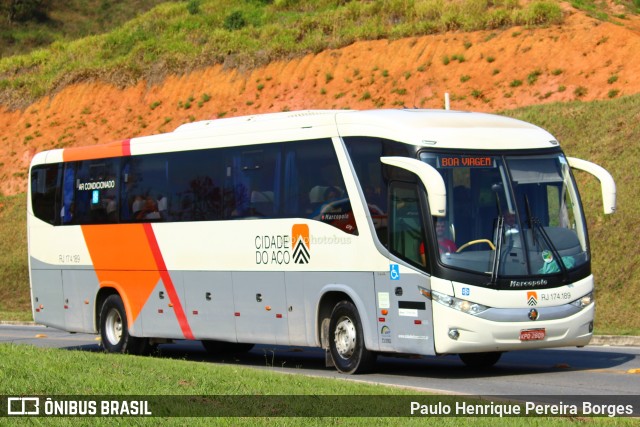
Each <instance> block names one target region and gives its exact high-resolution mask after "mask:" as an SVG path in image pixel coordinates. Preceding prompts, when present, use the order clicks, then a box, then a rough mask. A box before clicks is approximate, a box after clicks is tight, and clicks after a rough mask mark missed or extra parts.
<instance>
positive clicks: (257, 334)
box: [232, 271, 289, 345]
mask: <svg viewBox="0 0 640 427" xmlns="http://www.w3.org/2000/svg"><path fill="white" fill-rule="evenodd" d="M232 276H233V300H234V306H235V312H234V317H235V319H236V334H237V336H238V342H241V343H252V344H258V343H261V344H277V345H288V344H289V327H288V324H287V298H286V294H285V282H284V272H259V271H246V272H233V273H232Z"/></svg>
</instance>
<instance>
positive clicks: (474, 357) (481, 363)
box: [458, 351, 502, 369]
mask: <svg viewBox="0 0 640 427" xmlns="http://www.w3.org/2000/svg"><path fill="white" fill-rule="evenodd" d="M458 356H459V357H460V360H462V362H463V363H464V364H465V365H467V366H468V367H469V368H475V369H480V368H490V367H492V366H493V365H495V364H496V363H498V360H500V357H501V356H502V352H500V351H490V352H486V353H460V354H459V355H458Z"/></svg>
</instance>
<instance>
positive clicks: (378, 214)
mask: <svg viewBox="0 0 640 427" xmlns="http://www.w3.org/2000/svg"><path fill="white" fill-rule="evenodd" d="M344 142H345V145H346V146H347V150H348V151H349V156H350V157H351V163H352V164H353V166H354V168H355V170H356V174H357V176H358V180H359V181H360V186H361V187H362V191H363V192H364V196H365V199H366V201H367V206H368V208H369V213H370V214H371V218H372V220H373V224H374V226H375V229H376V233H377V235H378V239H379V240H380V242H382V244H384V245H386V243H387V226H388V224H387V222H388V198H389V194H388V188H387V186H388V180H389V177H388V176H387V173H386V172H387V167H386V166H384V165H383V164H382V162H381V161H380V157H383V156H403V157H407V156H409V151H408V149H407V146H406V145H405V144H402V143H399V142H395V141H389V140H386V139H380V138H370V137H347V138H344Z"/></svg>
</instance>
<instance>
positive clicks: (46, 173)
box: [31, 164, 62, 224]
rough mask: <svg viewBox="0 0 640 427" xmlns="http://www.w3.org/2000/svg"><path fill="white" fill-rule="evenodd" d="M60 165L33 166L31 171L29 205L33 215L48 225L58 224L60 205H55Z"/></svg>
mask: <svg viewBox="0 0 640 427" xmlns="http://www.w3.org/2000/svg"><path fill="white" fill-rule="evenodd" d="M61 169H62V168H61V165H60V164H52V165H41V166H35V167H34V168H33V169H32V170H31V205H32V206H33V213H34V215H35V216H36V217H37V218H39V219H41V220H43V221H45V222H48V223H49V224H57V223H59V218H60V212H59V209H60V204H59V203H56V201H57V200H56V199H57V197H56V196H57V190H56V188H57V187H59V186H60V179H61V173H60V171H61Z"/></svg>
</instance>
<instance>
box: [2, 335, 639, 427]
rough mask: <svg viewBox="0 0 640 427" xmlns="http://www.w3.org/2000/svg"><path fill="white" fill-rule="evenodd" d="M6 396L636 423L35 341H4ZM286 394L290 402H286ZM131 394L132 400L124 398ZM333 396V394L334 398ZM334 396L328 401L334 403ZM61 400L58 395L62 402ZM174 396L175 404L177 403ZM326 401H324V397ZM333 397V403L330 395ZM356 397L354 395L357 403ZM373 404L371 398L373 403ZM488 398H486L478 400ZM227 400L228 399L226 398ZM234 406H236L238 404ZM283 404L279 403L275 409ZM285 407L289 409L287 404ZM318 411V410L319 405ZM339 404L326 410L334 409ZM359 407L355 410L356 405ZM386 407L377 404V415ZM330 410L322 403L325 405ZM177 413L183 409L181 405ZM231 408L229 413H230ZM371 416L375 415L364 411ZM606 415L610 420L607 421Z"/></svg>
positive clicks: (342, 420)
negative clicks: (459, 405)
mask: <svg viewBox="0 0 640 427" xmlns="http://www.w3.org/2000/svg"><path fill="white" fill-rule="evenodd" d="M0 367H2V369H0V393H2V394H3V395H6V396H43V397H45V398H46V397H47V396H48V397H54V396H55V397H60V396H67V397H69V400H73V396H78V397H81V398H90V397H91V396H102V397H108V396H120V397H122V396H136V397H138V398H139V399H144V398H145V397H147V398H151V397H152V396H156V395H163V396H164V395H168V396H169V398H168V401H169V402H170V403H168V404H167V406H166V407H164V408H162V409H163V410H164V409H168V410H170V411H171V410H172V408H176V406H175V405H184V406H182V407H180V408H179V410H180V413H194V414H195V413H205V414H209V415H215V413H216V410H218V411H219V412H220V411H223V410H229V409H231V410H232V411H234V412H233V413H240V414H245V413H248V411H250V410H252V409H254V408H237V403H234V402H242V400H241V399H240V398H239V399H238V400H237V401H234V399H233V396H250V397H260V396H269V397H272V398H273V399H268V398H267V399H262V400H261V399H259V398H258V399H255V400H252V401H257V402H260V403H262V405H263V406H261V407H260V408H259V411H256V412H257V413H265V414H272V415H273V414H276V415H277V414H283V413H285V412H284V411H285V410H298V409H299V408H300V406H296V405H301V403H300V402H303V403H302V404H305V403H304V402H306V404H308V402H309V401H310V400H313V399H308V398H307V399H304V398H303V396H315V397H320V396H336V406H340V405H342V406H341V407H342V408H344V404H342V403H340V396H345V397H347V396H351V397H353V396H361V398H357V401H358V402H361V403H360V405H361V407H359V408H357V409H358V412H354V413H362V412H361V411H367V408H368V409H369V410H370V411H373V410H374V408H372V404H374V402H375V404H380V405H382V406H383V407H384V408H389V413H392V414H394V415H397V414H400V413H406V415H407V416H404V417H396V418H393V417H373V418H372V417H351V416H342V417H337V416H327V417H324V416H322V417H309V418H307V417H278V416H270V417H246V416H245V417H218V418H196V417H188V418H187V417H183V418H178V417H164V418H157V417H148V418H131V417H129V418H119V417H113V418H105V417H92V418H90V420H91V424H92V425H108V426H111V425H122V424H123V423H126V424H127V425H145V426H146V425H157V423H158V421H160V420H161V421H162V423H163V425H164V424H169V425H185V423H187V422H188V423H189V424H190V425H211V424H214V425H243V426H244V425H247V426H253V425H274V424H277V425H310V424H311V425H344V426H369V425H381V426H382V425H384V426H405V425H409V426H412V425H415V426H423V425H433V426H445V427H446V426H452V427H453V426H459V425H474V426H487V427H489V426H494V425H506V426H538V425H545V426H549V427H553V426H568V425H585V424H586V425H589V424H593V425H601V424H602V423H605V424H606V423H610V424H611V425H624V426H626V425H629V426H631V425H633V423H634V421H635V420H631V419H620V418H617V419H611V418H580V417H571V418H570V417H565V418H560V417H522V418H502V419H500V418H497V417H437V416H424V417H409V415H410V407H409V406H406V407H405V406H399V403H398V402H402V400H401V398H395V399H394V396H415V397H417V398H418V399H420V398H424V399H427V398H428V396H429V395H428V394H426V393H420V392H418V391H416V390H410V389H403V388H395V387H388V386H383V385H380V384H366V383H362V382H358V381H347V380H346V379H331V378H318V377H310V376H304V375H295V374H286V373H282V372H276V371H275V370H270V369H268V370H260V369H255V368H245V367H238V366H229V365H224V364H221V363H206V362H205V363H202V362H194V361H186V360H172V359H163V358H157V357H136V356H130V355H121V354H105V353H96V352H89V351H75V350H59V349H44V348H36V347H33V346H28V345H14V344H2V345H0ZM177 395H185V396H193V397H194V398H193V399H179V398H174V399H171V397H170V396H177ZM207 396H210V397H215V396H230V398H228V399H226V398H225V399H224V400H222V402H227V403H226V405H229V406H231V407H230V408H229V406H218V405H216V404H212V403H211V401H214V402H217V401H216V400H215V399H207ZM279 397H282V398H283V400H281V399H279ZM123 398H124V399H126V397H123ZM330 399H331V398H330ZM330 399H329V400H330ZM437 399H438V400H439V401H442V402H443V403H446V404H450V405H455V404H454V401H455V400H456V397H455V396H440V397H438V398H437ZM55 400H57V399H55ZM172 400H173V403H171V401H172ZM318 400H319V399H318ZM323 401H324V402H326V400H323ZM351 401H353V400H351ZM465 401H466V400H465ZM370 402H371V403H370ZM478 403H487V402H478ZM222 405H225V403H222ZM233 405H236V407H234V406H233ZM274 405H277V406H274ZM285 406H286V407H285ZM312 408H313V410H316V411H317V410H318V408H317V407H313V406H312ZM333 409H334V408H332V407H327V408H326V413H327V414H331V413H332V410H333ZM354 409H355V408H354ZM380 409H381V408H379V407H375V410H376V411H378V412H376V413H380V412H379V410H380ZM320 410H322V413H323V414H324V410H323V408H320ZM170 413H176V412H175V409H174V410H173V411H172V412H170ZM227 413H229V412H227ZM365 413H371V412H365ZM88 420H89V419H88V418H83V417H78V418H71V417H53V418H46V417H30V418H17V417H14V418H12V419H11V421H12V425H34V424H35V425H51V424H55V425H74V426H75V425H86V424H87V423H88ZM605 420H606V421H605Z"/></svg>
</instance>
